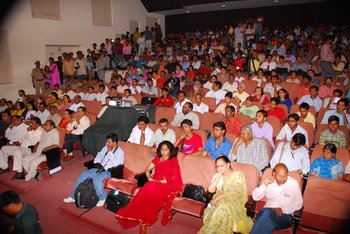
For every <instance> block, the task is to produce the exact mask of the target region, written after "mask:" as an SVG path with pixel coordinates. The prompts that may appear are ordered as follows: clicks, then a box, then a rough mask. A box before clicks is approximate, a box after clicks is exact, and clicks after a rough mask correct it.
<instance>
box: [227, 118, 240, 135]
mask: <svg viewBox="0 0 350 234" xmlns="http://www.w3.org/2000/svg"><path fill="white" fill-rule="evenodd" d="M223 122H224V123H225V125H226V132H227V133H232V134H235V135H236V136H239V135H240V131H241V127H242V124H241V122H239V120H238V119H237V118H235V117H232V118H231V119H226V118H225V119H224V120H223Z"/></svg>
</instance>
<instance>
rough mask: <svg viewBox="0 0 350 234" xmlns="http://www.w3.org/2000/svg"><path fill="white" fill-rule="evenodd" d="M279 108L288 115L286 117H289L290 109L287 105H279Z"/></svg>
mask: <svg viewBox="0 0 350 234" xmlns="http://www.w3.org/2000/svg"><path fill="white" fill-rule="evenodd" d="M277 107H279V108H281V109H283V111H284V113H285V114H286V116H288V107H287V105H286V104H278V105H277Z"/></svg>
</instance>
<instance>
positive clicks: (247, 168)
mask: <svg viewBox="0 0 350 234" xmlns="http://www.w3.org/2000/svg"><path fill="white" fill-rule="evenodd" d="M231 168H232V169H233V170H234V171H241V172H243V174H244V177H245V182H246V184H247V193H248V196H251V195H252V193H253V191H254V189H255V188H256V187H257V186H258V184H259V181H260V172H259V170H258V169H257V168H256V167H255V166H254V165H250V164H245V163H238V162H231Z"/></svg>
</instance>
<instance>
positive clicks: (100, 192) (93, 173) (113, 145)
mask: <svg viewBox="0 0 350 234" xmlns="http://www.w3.org/2000/svg"><path fill="white" fill-rule="evenodd" d="M118 140H119V138H118V135H117V134H115V133H110V134H108V135H107V136H106V146H104V147H103V148H102V150H101V151H100V152H98V153H97V155H96V157H95V159H94V163H95V164H99V165H100V167H98V168H91V169H89V170H87V171H85V172H83V173H81V174H80V176H79V178H78V180H77V182H76V183H75V186H74V189H73V193H72V195H71V196H69V197H67V198H65V199H63V201H64V202H65V203H73V202H75V200H74V192H75V190H76V189H77V187H78V185H79V184H80V183H81V182H83V181H84V180H85V179H86V178H88V177H90V178H92V179H93V183H94V187H95V190H96V194H97V196H98V198H99V201H98V203H97V204H96V206H97V207H101V206H103V205H104V204H105V201H106V198H107V194H106V192H105V191H104V189H103V183H102V182H103V180H104V179H106V178H111V172H110V171H108V169H111V168H113V167H117V166H119V165H122V164H124V151H123V150H122V149H121V148H120V147H118ZM102 168H103V169H102Z"/></svg>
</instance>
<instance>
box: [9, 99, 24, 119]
mask: <svg viewBox="0 0 350 234" xmlns="http://www.w3.org/2000/svg"><path fill="white" fill-rule="evenodd" d="M25 110H26V105H25V104H24V102H16V105H15V109H14V110H13V111H11V115H12V116H14V115H18V116H20V117H22V115H23V112H24V111H25Z"/></svg>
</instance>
